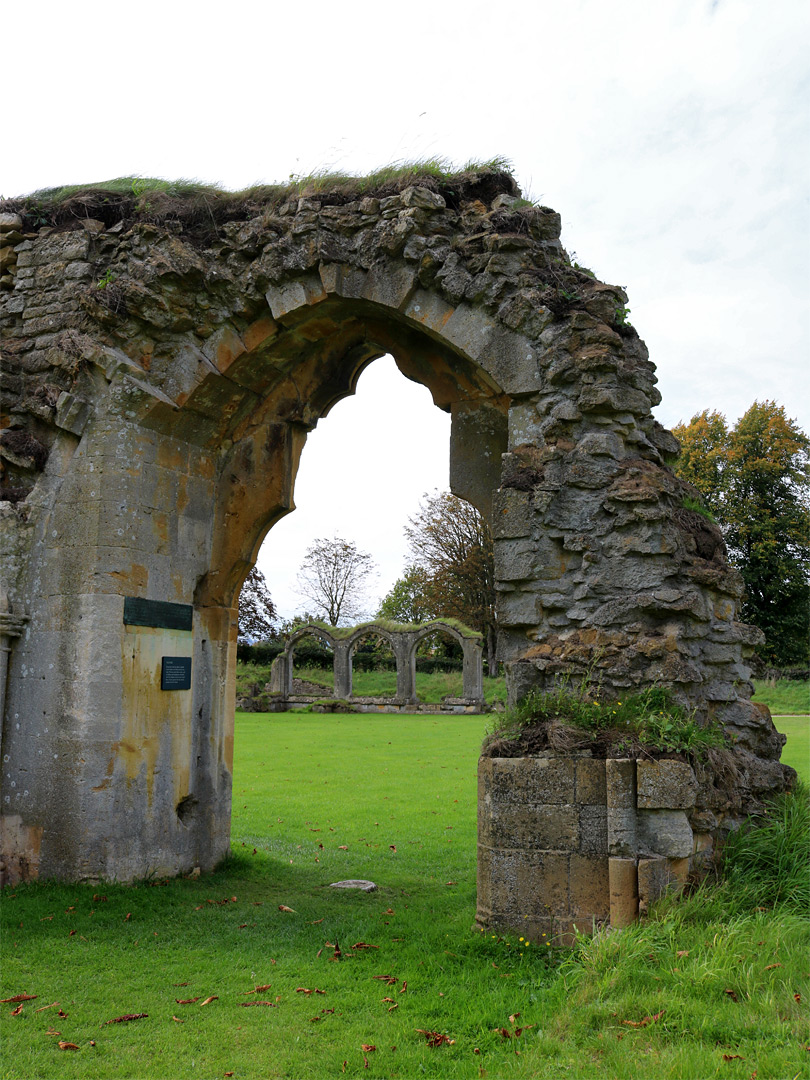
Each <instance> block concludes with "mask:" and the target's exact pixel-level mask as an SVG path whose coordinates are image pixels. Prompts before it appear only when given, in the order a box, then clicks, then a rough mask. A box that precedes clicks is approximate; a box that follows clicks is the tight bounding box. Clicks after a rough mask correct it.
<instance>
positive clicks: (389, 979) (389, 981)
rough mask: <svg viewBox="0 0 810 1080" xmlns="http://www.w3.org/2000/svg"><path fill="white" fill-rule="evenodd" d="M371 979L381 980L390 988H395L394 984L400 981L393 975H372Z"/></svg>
mask: <svg viewBox="0 0 810 1080" xmlns="http://www.w3.org/2000/svg"><path fill="white" fill-rule="evenodd" d="M371 977H372V979H381V980H382V981H383V982H384V983H386V985H388V986H393V985H394V983H397V982H399V979H397V978H396V977H395V976H393V975H372V976H371Z"/></svg>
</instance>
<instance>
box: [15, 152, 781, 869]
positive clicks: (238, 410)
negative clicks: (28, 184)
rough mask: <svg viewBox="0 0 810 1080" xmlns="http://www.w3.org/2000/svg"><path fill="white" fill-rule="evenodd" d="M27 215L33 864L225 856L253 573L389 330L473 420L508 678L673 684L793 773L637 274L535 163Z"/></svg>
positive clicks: (21, 213)
mask: <svg viewBox="0 0 810 1080" xmlns="http://www.w3.org/2000/svg"><path fill="white" fill-rule="evenodd" d="M0 231H2V236H3V237H4V239H3V240H2V243H0V252H2V259H3V264H2V266H3V274H2V277H0V346H1V347H2V350H3V367H2V385H1V387H0V389H2V395H3V410H4V412H3V429H2V432H0V459H1V460H2V464H3V469H4V474H3V477H2V491H0V495H2V500H0V517H2V523H3V540H2V542H3V550H2V569H3V575H4V580H5V590H6V593H7V595H8V598H9V609H10V613H11V616H12V617H13V618H16V619H17V620H18V623H17V624H15V625H18V626H19V627H21V628H22V627H23V625H24V629H20V636H19V637H15V638H13V640H12V639H11V638H9V640H10V641H12V645H11V648H12V652H11V654H10V666H9V676H8V686H7V694H6V706H5V716H4V719H3V727H2V737H3V749H2V753H3V769H2V800H3V801H2V809H3V813H4V814H5V815H6V817H7V820H6V830H7V833H8V836H9V837H11V839H10V840H9V841H8V844H7V847H8V852H9V854H8V859H9V860H10V861H9V862H8V864H7V865H9V866H16V867H17V868H18V872H20V873H24V874H28V875H29V876H32V875H33V876H35V875H36V874H37V873H39V874H47V875H56V876H62V877H66V876H71V875H77V874H83V875H92V874H105V875H107V876H119V877H133V876H137V875H139V874H141V873H146V872H149V871H150V870H154V869H156V868H158V867H159V868H160V869H161V870H166V871H167V872H168V871H171V872H178V871H180V870H182V869H184V868H187V867H189V866H193V865H202V866H203V867H205V866H210V865H213V864H214V863H215V862H216V860H217V859H218V858H220V857H221V855H222V854H223V853H224V851H226V850H227V835H228V814H229V802H230V745H231V742H232V716H233V714H232V706H233V697H234V692H233V669H234V664H235V637H236V611H235V604H236V601H237V597H238V592H239V587H240V585H241V582H242V580H243V579H244V577H245V575H246V574H247V572H248V569H249V568H250V566H251V565H252V564H253V562H254V561H255V557H256V554H257V552H258V549H259V546H260V544H261V541H262V539H263V537H264V535H265V533H266V532H267V530H268V529H269V528H270V527H271V526H272V524H273V523H274V522H275V521H276V520H278V518H279V517H281V516H282V515H283V514H285V513H288V512H289V511H290V510H291V509H292V507H293V498H292V491H293V486H294V479H295V473H296V469H297V465H298V460H299V457H300V453H301V451H302V448H303V446H304V443H305V441H306V435H307V432H308V431H309V430H311V429H312V427H313V426H314V425H315V424H316V423H317V422H318V420H319V419H320V418H321V417H323V416H325V415H326V413H327V412H328V411H329V409H331V408H332V406H333V405H334V404H335V403H336V402H338V401H339V400H340V398H342V397H344V396H345V395H347V394H350V393H352V392H353V389H354V386H355V384H356V380H357V378H358V377H359V374H360V372H361V371H362V369H363V367H364V366H365V365H366V364H367V363H368V362H370V361H371V360H373V359H374V358H375V357H377V356H380V355H383V354H384V353H386V352H390V353H392V354H393V356H394V358H395V360H396V362H397V364H398V366H399V367H400V369H401V370H402V371H403V373H404V374H405V375H407V376H408V377H409V378H412V379H415V380H416V381H419V382H421V383H423V384H424V385H426V386H427V387H428V388H429V389H430V391H431V393H432V395H433V399H434V401H435V403H436V404H437V405H438V406H439V407H440V408H443V409H445V410H447V411H448V412H450V414H451V417H452V435H451V446H450V466H451V469H450V474H451V485H452V487H453V490H454V491H455V492H456V493H457V494H459V495H461V496H463V497H465V498H468V499H470V500H471V501H473V502H475V503H476V505H478V506H479V507H480V508H481V509H482V510H483V511H484V512H485V513H487V514H488V515H489V516H490V517H491V522H492V529H493V535H494V537H495V562H496V577H497V590H498V619H499V624H500V638H499V644H498V650H499V655H500V658H501V659H502V660H503V661H504V662H505V665H506V670H507V677H508V680H509V687H510V696H511V698H512V699H513V700H514V699H515V698H517V697H519V696H522V695H523V694H524V693H525V692H526V691H527V690H528V689H530V688H532V687H534V686H539V687H543V686H544V685H547V684H548V683H549V682H553V681H554V680H556V679H558V678H559V677H561V676H571V677H573V678H574V680H576V679H577V678H578V677H580V676H582V675H583V673H585V672H586V671H590V672H591V677H592V678H594V679H595V680H599V681H600V682H601V685H602V688H603V693H605V694H607V695H611V694H619V693H621V692H623V691H625V690H626V689H627V688H628V687H635V686H643V685H648V684H651V683H664V684H666V685H671V686H673V688H674V689H675V692H676V695H677V696H678V698H679V699H680V700H681V701H682V702H683V703H685V704H687V705H689V706H690V707H694V708H696V709H697V711H698V715H699V716H701V717H702V718H703V719H704V720H705V721H706V722H710V723H717V724H721V725H723V726H725V727H726V728H727V729H728V730H729V731H731V732H733V733H734V735H735V737H736V738H737V746H738V753H739V755H740V762H741V768H742V769H743V770H745V769H747V770H748V773H749V774H750V775H752V776H753V775H754V774H756V783H753V782H752V784H751V785H750V788H751V790H752V791H753V790H754V789H756V791H764V790H768V789H770V788H773V787H778V786H780V785H784V784H785V783H786V782H788V781H789V779H790V775H789V770H785V769H784V768H783V767H782V766H781V765H779V763H778V756H779V752H780V749H781V744H782V739H781V736H779V735H777V733H776V732H775V730H774V729H773V725H772V724H771V723H770V720H769V718H768V717H767V715H763V713H762V712H761V711H759V710H758V709H757V708H755V706H754V705H753V704H752V703H751V701H750V694H751V684H750V683H749V681H748V669H747V667H746V665H745V661H744V657H745V654H746V652H747V651H750V650H751V649H752V647H753V646H754V645H755V644H756V643H757V641H758V640H759V633H758V631H756V630H754V629H753V628H751V627H747V626H743V625H741V624H740V623H738V622H737V620H736V610H737V602H738V600H739V596H740V593H741V582H740V579H739V576H738V575H737V574H736V573H735V572H734V571H733V570H731V569H730V568H729V566H728V565H727V562H726V559H725V552H724V548H723V543H722V539H721V537H720V534H719V532H718V530H717V529H716V527H714V526H713V525H711V524H709V523H708V522H707V521H706V519H704V518H703V517H702V516H701V515H700V514H697V513H695V512H693V511H691V510H688V509H686V508H685V507H684V500H685V498H686V497H687V496H693V495H694V492H693V491H692V489H691V488H689V487H688V485H685V484H684V483H683V482H681V481H680V480H678V479H677V478H676V477H675V476H674V474H673V473H672V472H671V470H670V469H669V468H668V466H667V461H668V460H671V457H672V455H674V454H675V453H676V451H677V442H676V441H675V440H674V439H673V437H672V436H671V435H670V434H669V433H667V432H666V431H664V430H663V429H662V428H661V427H660V425H658V424H657V423H656V421H655V420H654V418H653V416H652V413H651V408H652V407H653V406H654V405H655V404H656V403H657V402H658V400H659V395H658V391H657V390H656V388H655V375H654V368H653V365H652V364H651V363H650V361H649V358H648V355H647V350H646V348H645V346H644V344H643V342H642V341H641V340H640V339H639V337H638V335H637V333H636V332H635V330H634V329H633V328H632V327H630V326H628V325H627V323H626V317H625V312H626V309H625V305H626V303H627V297H626V295H625V293H624V292H623V291H622V290H621V289H620V288H618V287H616V286H611V285H605V284H602V283H601V282H599V281H597V280H596V279H595V278H594V277H593V276H592V275H591V274H590V272H588V271H583V270H581V269H580V268H578V267H575V266H572V265H571V263H570V261H569V259H568V257H567V255H566V253H565V251H564V249H563V248H562V246H561V243H560V218H559V215H558V214H556V213H555V212H553V211H552V210H549V209H548V208H546V207H536V206H530V205H526V204H525V202H524V201H523V200H521V199H520V198H519V192H518V191H517V188H516V187H515V185H514V182H513V180H512V179H511V177H509V176H508V175H506V174H503V173H492V172H484V173H480V174H467V175H462V176H459V177H457V178H455V179H452V180H447V181H442V182H439V181H437V180H435V179H434V178H431V177H427V176H426V177H423V178H421V179H418V180H416V181H414V180H413V178H410V179H402V180H400V181H391V182H389V183H388V184H387V185H384V186H383V187H382V188H380V189H379V190H375V191H369V190H366V191H364V192H362V193H361V192H359V191H357V190H354V191H353V190H352V189H350V188H346V187H345V186H344V187H336V188H335V189H334V190H331V189H329V188H328V187H327V188H326V189H324V190H322V191H319V192H313V193H310V194H306V193H305V194H303V195H302V194H301V193H300V192H298V191H292V190H290V191H286V192H274V193H269V194H268V193H265V195H261V194H259V195H256V196H253V197H246V198H245V199H243V200H242V201H241V202H240V201H238V200H236V201H234V200H231V201H225V202H217V201H216V200H215V199H213V198H212V199H203V200H197V201H196V202H195V201H194V200H193V199H190V198H189V199H183V198H172V197H169V196H165V197H163V196H157V195H156V196H154V197H151V196H150V199H149V200H148V201H145V200H143V199H140V200H139V199H136V198H135V197H124V196H120V195H115V194H113V193H99V192H92V191H91V192H87V193H84V194H79V195H76V196H74V197H72V198H71V199H68V200H64V201H62V202H61V203H58V204H53V205H50V206H45V207H44V208H43V205H42V204H40V203H32V202H31V201H30V200H29V201H25V200H22V201H18V202H14V203H6V204H5V205H4V206H3V207H0ZM390 407H391V412H392V420H394V419H395V416H396V402H391V406H390ZM127 597H135V598H143V599H147V600H153V601H162V602H170V603H177V604H181V605H185V606H187V607H188V608H190V609H191V611H192V615H193V620H192V621H193V626H192V630H191V631H189V633H190V634H191V637H190V638H188V639H184V642H183V643H182V645H181V644H179V643H178V641H177V640H176V639H173V638H171V637H170V636H167V634H158V635H157V637H158V638H159V639H160V640H159V641H158V642H154V641H152V642H147V641H146V638H147V637H150V635H147V634H143V633H140V632H138V633H137V634H136V632H135V631H133V630H132V629H131V628H128V627H127V625H126V624H125V623H124V620H123V609H124V601H125V598H127ZM25 619H27V622H25V621H24V620H25ZM150 629H152V630H156V629H159V628H156V627H151V628H150ZM164 629H165V628H164ZM155 636H156V635H154V634H152V635H151V637H155ZM136 638H137V640H136ZM167 650H173V654H177V655H181V654H182V655H186V654H187V655H188V656H190V657H191V658H192V672H193V680H192V681H193V684H192V688H191V689H190V690H189V691H179V692H175V693H178V694H180V695H183V694H185V695H186V696H185V697H181V696H178V697H169V696H167V692H166V691H161V690H160V684H159V678H158V674H157V667H156V663H157V661H158V660H159V659H160V658H161V656H163V655H166V654H167ZM183 650H185V652H183ZM156 680H157V681H156ZM54 763H56V764H54Z"/></svg>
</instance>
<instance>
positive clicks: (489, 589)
mask: <svg viewBox="0 0 810 1080" xmlns="http://www.w3.org/2000/svg"><path fill="white" fill-rule="evenodd" d="M405 535H406V537H407V538H408V543H409V545H410V548H411V553H412V555H413V560H414V563H415V565H416V566H417V567H419V568H420V569H421V570H423V571H424V575H425V576H424V578H423V580H422V583H421V596H422V600H423V602H424V604H425V606H426V607H427V608H429V609H430V610H432V611H433V612H435V616H436V617H439V616H442V615H443V616H445V617H449V618H455V619H460V620H461V621H462V622H465V623H467V624H468V625H469V626H471V627H472V628H473V629H474V630H478V631H479V632H480V633H481V634H483V636H484V641H485V643H486V649H487V663H488V666H489V671H490V674H492V673H494V671H495V633H496V623H495V563H494V557H493V550H492V537H491V535H490V531H489V526H488V525H487V523H486V521H485V520H484V519H483V517H482V516H481V514H480V513H479V512H478V510H476V508H475V507H474V506H473V505H472V503H468V502H465V500H464V499H459V498H457V497H456V496H455V495H451V494H450V492H449V491H434V492H433V494H432V495H425V496H424V497H423V499H422V502H421V504H420V506H419V512H418V513H417V514H415V515H414V516H413V517H412V518H409V519H408V525H406V527H405Z"/></svg>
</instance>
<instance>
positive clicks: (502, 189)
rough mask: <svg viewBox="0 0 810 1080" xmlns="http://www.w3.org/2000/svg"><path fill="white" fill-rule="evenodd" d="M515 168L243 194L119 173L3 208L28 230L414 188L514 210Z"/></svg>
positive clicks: (221, 217) (208, 219) (233, 212)
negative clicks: (502, 202) (497, 199)
mask: <svg viewBox="0 0 810 1080" xmlns="http://www.w3.org/2000/svg"><path fill="white" fill-rule="evenodd" d="M511 168H512V167H511V164H510V163H509V162H508V161H507V160H506V159H505V158H495V159H493V160H491V161H487V162H468V163H467V165H465V166H464V167H462V168H460V169H458V168H455V167H454V166H452V165H451V164H450V163H449V162H447V161H445V160H443V159H439V158H431V159H428V160H425V161H418V162H397V163H394V164H392V165H389V166H386V167H384V168H382V169H378V170H376V171H375V172H372V173H370V174H369V175H368V176H346V175H342V174H337V173H330V172H327V171H323V172H317V173H313V174H312V175H310V176H291V177H290V178H289V180H288V181H287V182H285V183H282V184H256V185H253V186H252V187H249V188H245V189H243V190H242V191H227V190H226V189H225V188H223V187H221V186H220V185H218V184H210V183H202V182H200V181H198V180H193V179H181V180H165V179H161V178H158V177H141V176H121V177H115V178H114V179H112V180H106V181H102V182H99V183H88V184H68V185H62V186H59V187H52V188H43V189H41V190H39V191H35V192H33V193H31V194H30V195H24V196H19V197H16V198H10V199H3V200H0V208H2V209H3V211H5V212H14V213H20V214H22V215H23V217H24V219H25V227H26V228H28V229H34V228H41V227H42V226H46V225H62V226H70V225H75V224H76V223H77V222H80V221H81V220H82V219H84V218H88V217H96V218H100V219H101V220H103V221H104V222H105V223H106V224H107V226H108V227H109V226H110V225H111V224H113V222H115V221H133V222H137V221H142V222H151V223H155V224H160V223H162V222H165V221H170V220H174V221H178V222H181V223H183V224H184V225H185V226H188V227H193V226H196V227H197V228H200V227H201V226H202V225H203V224H207V225H208V226H218V225H221V224H224V223H226V222H228V221H238V220H245V219H247V218H248V217H252V216H256V215H259V214H261V213H262V212H263V211H266V210H268V209H272V208H274V207H278V206H280V205H281V204H282V203H284V202H286V201H287V200H288V199H291V198H305V197H313V198H317V199H318V200H320V201H321V202H322V203H323V204H326V205H337V206H339V205H342V204H343V203H346V202H350V201H352V200H354V199H357V198H359V197H362V196H364V195H375V196H378V197H385V196H388V195H395V194H398V193H399V192H400V191H402V190H404V189H405V188H406V187H409V186H410V185H412V184H421V185H423V186H427V187H430V188H431V189H433V190H434V191H440V192H442V194H443V195H444V196H445V198H447V199H449V200H451V201H452V200H457V199H458V198H459V197H460V196H461V195H462V193H465V192H466V193H467V194H468V195H469V197H470V198H478V197H483V198H484V199H485V201H489V200H491V199H492V198H493V197H494V196H495V195H496V194H499V193H504V194H509V195H511V196H512V197H513V198H515V200H516V205H524V204H526V200H522V199H520V198H519V196H520V191H519V189H518V186H517V184H516V182H515V180H514V177H513V175H512V171H511ZM526 205H530V204H526Z"/></svg>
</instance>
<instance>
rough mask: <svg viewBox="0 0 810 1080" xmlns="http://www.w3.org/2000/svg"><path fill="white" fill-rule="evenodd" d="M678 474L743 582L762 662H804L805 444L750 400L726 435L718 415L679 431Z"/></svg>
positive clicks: (782, 417)
mask: <svg viewBox="0 0 810 1080" xmlns="http://www.w3.org/2000/svg"><path fill="white" fill-rule="evenodd" d="M674 432H675V435H676V436H677V437H678V438H679V439H680V440H681V444H682V447H683V451H682V455H681V458H680V460H679V462H678V464H677V466H676V471H677V472H678V474H679V475H680V476H682V477H683V478H684V479H686V480H689V481H690V482H691V483H693V484H694V485H695V486H696V487H697V488H698V490H699V491H700V492H701V494H702V495H703V498H704V500H705V503H706V506H707V508H709V509H710V510H711V511H712V513H713V514H714V515H715V516H716V518H717V520H718V522H719V524H720V526H721V528H722V530H723V535H724V537H725V541H726V545H727V547H728V552H729V559H730V560H731V562H732V563H733V565H735V566H736V567H737V568H738V569H739V571H740V572H741V574H742V576H743V580H744V581H745V598H744V600H743V603H742V607H741V613H740V614H741V617H742V618H743V619H745V620H746V621H747V622H751V623H753V624H754V625H755V626H758V627H759V628H760V629H761V630H762V631H763V633H764V634H765V638H766V644H765V646H764V648H763V649H761V650H760V653H761V655H762V656H763V659H765V660H767V661H768V662H769V663H772V664H776V665H778V666H787V665H790V664H796V663H806V662H807V656H808V641H809V640H810V584H809V583H808V571H810V533H809V531H808V511H810V439H808V437H807V435H806V434H805V433H804V432H803V431H802V430H801V429H800V428H799V427H798V425H797V424H796V422H795V421H793V420H790V419H789V418H788V417H787V415H786V414H785V410H784V407H783V406H781V405H777V404H776V403H775V402H773V401H763V402H759V401H755V402H754V404H753V405H752V406H751V408H750V409H748V411H747V412H746V413H745V415H744V416H742V417H741V418H740V420H738V422H737V423H736V424H735V425H734V427H733V428H731V429H730V430H729V429H728V428H727V426H726V422H725V418H724V417H723V416H721V415H720V414H719V413H709V412H707V411H704V412H703V413H700V414H698V415H697V416H694V417H693V418H692V420H691V422H690V423H689V424H681V425H678V426H677V427H676V428H675V429H674Z"/></svg>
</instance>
